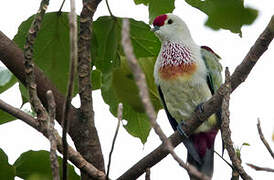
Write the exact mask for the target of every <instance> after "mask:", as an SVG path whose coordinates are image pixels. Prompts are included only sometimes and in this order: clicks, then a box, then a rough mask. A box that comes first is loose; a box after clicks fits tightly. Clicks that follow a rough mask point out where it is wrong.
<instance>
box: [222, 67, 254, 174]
mask: <svg viewBox="0 0 274 180" xmlns="http://www.w3.org/2000/svg"><path fill="white" fill-rule="evenodd" d="M230 92H231V81H230V73H229V70H228V68H226V69H225V94H224V99H223V102H222V125H221V132H222V139H223V141H224V146H225V149H226V150H227V152H228V155H229V157H230V160H231V161H232V165H233V169H234V168H235V169H236V170H237V172H239V174H240V175H241V177H242V178H243V179H252V178H251V177H250V176H249V175H248V174H247V173H246V172H245V170H244V168H243V167H242V165H241V161H240V159H238V158H237V155H236V152H235V149H234V147H233V142H232V140H231V131H230V128H229V123H230V119H229V116H230V112H229V100H230ZM232 174H234V173H232Z"/></svg>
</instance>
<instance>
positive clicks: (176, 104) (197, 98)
mask: <svg viewBox="0 0 274 180" xmlns="http://www.w3.org/2000/svg"><path fill="white" fill-rule="evenodd" d="M152 31H154V33H155V35H156V36H157V37H158V38H159V39H160V41H161V50H160V52H159V55H158V58H157V61H156V63H155V66H154V78H155V83H156V85H157V87H158V90H159V95H160V98H161V100H162V104H163V106H164V109H165V111H166V114H167V117H168V119H169V122H170V124H171V126H172V128H173V129H174V130H177V129H178V130H179V132H180V133H181V135H183V136H184V138H183V139H184V140H183V143H184V145H185V146H186V148H187V151H188V155H187V162H188V163H190V164H192V165H194V166H195V167H196V168H197V169H198V170H199V171H201V172H202V173H205V174H206V175H208V176H209V177H212V174H213V154H214V140H215V137H216V134H217V132H218V129H219V125H220V120H221V117H220V112H219V113H216V114H213V115H212V116H210V117H209V118H208V119H207V120H206V121H205V122H204V123H203V124H201V125H200V126H199V127H198V128H197V129H196V130H195V132H194V133H193V134H192V135H190V136H189V137H187V136H186V135H185V134H184V132H183V130H182V128H180V127H181V125H183V124H184V122H186V121H187V120H188V119H189V118H190V116H191V114H192V113H193V112H194V111H196V110H200V111H201V110H202V103H203V102H205V101H207V100H208V99H209V98H210V97H211V96H212V95H213V94H214V93H215V92H216V90H217V89H218V88H219V86H220V85H221V83H222V75H221V71H222V66H221V64H220V63H219V56H218V55H217V54H215V53H214V52H213V51H212V50H211V49H210V48H209V47H206V46H198V45H197V44H196V43H195V42H194V41H193V39H192V37H191V35H190V32H189V29H188V27H187V26H186V24H185V23H184V21H183V20H182V19H180V18H179V17H178V16H176V15H173V14H163V15H160V16H158V17H156V18H155V19H154V21H153V28H152ZM190 179H195V178H194V177H191V176H190Z"/></svg>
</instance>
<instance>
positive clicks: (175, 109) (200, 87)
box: [160, 81, 211, 122]
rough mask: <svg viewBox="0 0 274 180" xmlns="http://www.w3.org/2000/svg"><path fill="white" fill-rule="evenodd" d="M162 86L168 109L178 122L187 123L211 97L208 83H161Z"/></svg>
mask: <svg viewBox="0 0 274 180" xmlns="http://www.w3.org/2000/svg"><path fill="white" fill-rule="evenodd" d="M160 86H161V89H162V92H163V94H164V98H165V102H166V105H167V109H168V111H169V112H170V114H171V115H172V117H174V118H175V119H176V121H177V122H181V121H186V120H187V119H188V118H189V117H190V116H191V114H192V112H193V111H194V110H195V108H196V107H197V105H199V104H200V103H202V102H205V101H207V100H208V99H209V98H210V97H211V92H210V90H209V88H208V85H207V83H206V81H204V82H202V83H201V82H200V83H191V82H189V81H183V82H180V81H176V82H161V83H160Z"/></svg>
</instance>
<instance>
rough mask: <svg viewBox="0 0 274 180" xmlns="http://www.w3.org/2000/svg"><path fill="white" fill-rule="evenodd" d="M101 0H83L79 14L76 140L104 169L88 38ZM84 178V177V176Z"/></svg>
mask: <svg viewBox="0 0 274 180" xmlns="http://www.w3.org/2000/svg"><path fill="white" fill-rule="evenodd" d="M100 2H101V0H84V1H83V9H82V12H81V14H80V31H79V41H78V80H79V82H78V84H79V85H78V87H79V95H80V101H81V107H80V118H81V119H80V121H79V122H78V125H77V126H78V127H79V128H80V129H81V131H80V132H81V133H79V137H78V138H79V139H81V141H78V142H79V143H78V142H76V145H77V150H78V151H80V152H81V154H82V155H83V156H84V157H85V158H86V159H88V160H89V162H91V163H92V164H94V165H95V167H97V168H98V169H99V170H101V171H105V164H104V157H103V154H102V150H101V145H100V141H99V137H98V134H97V130H96V127H95V124H94V111H93V102H92V85H91V74H90V72H91V55H90V39H91V35H92V34H91V32H92V29H91V25H92V21H93V20H92V18H93V15H94V13H95V11H96V8H97V6H98V4H99V3H100ZM84 179H86V178H84Z"/></svg>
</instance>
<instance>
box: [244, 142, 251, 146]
mask: <svg viewBox="0 0 274 180" xmlns="http://www.w3.org/2000/svg"><path fill="white" fill-rule="evenodd" d="M242 146H250V144H249V143H246V142H245V143H243V144H242Z"/></svg>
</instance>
